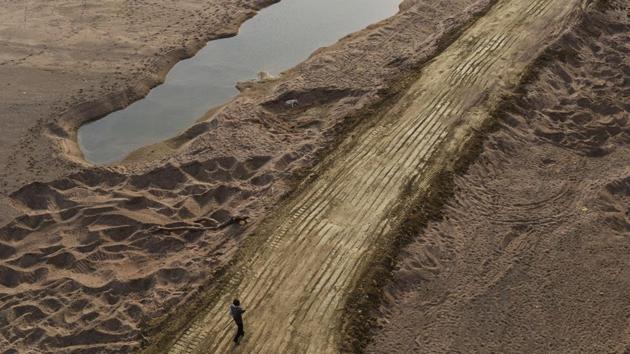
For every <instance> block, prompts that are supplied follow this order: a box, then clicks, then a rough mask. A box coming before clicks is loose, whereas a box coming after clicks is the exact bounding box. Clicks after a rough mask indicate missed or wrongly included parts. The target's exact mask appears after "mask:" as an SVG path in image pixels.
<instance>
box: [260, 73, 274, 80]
mask: <svg viewBox="0 0 630 354" xmlns="http://www.w3.org/2000/svg"><path fill="white" fill-rule="evenodd" d="M273 78H274V77H273V75H271V74H270V73H269V72H267V71H260V72H259V73H258V80H259V81H264V80H271V79H273Z"/></svg>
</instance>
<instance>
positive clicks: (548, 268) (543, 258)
mask: <svg viewBox="0 0 630 354" xmlns="http://www.w3.org/2000/svg"><path fill="white" fill-rule="evenodd" d="M601 4H602V5H597V7H591V8H590V10H589V12H588V13H587V14H586V15H585V17H584V20H583V22H582V23H581V24H580V25H578V26H577V27H576V28H574V29H572V30H571V31H570V32H569V33H567V34H566V35H564V36H563V37H562V39H561V40H560V41H559V42H558V43H557V44H555V45H554V46H553V48H552V50H550V51H549V52H548V53H547V60H546V61H545V62H543V63H542V64H541V65H540V67H538V68H536V69H535V70H534V76H533V79H532V80H530V81H529V82H528V83H527V84H526V85H525V86H524V87H523V88H522V92H520V94H519V95H518V96H517V97H516V98H515V99H514V102H513V106H512V107H511V108H509V109H507V110H505V111H503V112H500V114H499V115H498V117H499V121H498V124H499V129H498V130H497V131H495V132H493V133H491V134H490V135H489V137H488V138H487V140H486V142H485V144H484V152H483V153H482V154H481V156H480V157H479V159H478V160H477V161H476V162H475V163H474V164H472V165H471V167H470V168H469V170H468V171H467V172H466V173H465V174H464V175H462V176H460V177H458V178H456V181H455V185H456V190H455V194H454V197H453V199H452V201H451V202H449V203H448V205H447V207H446V208H445V211H444V215H443V219H442V220H441V221H435V222H432V223H430V224H429V226H428V227H427V228H426V229H425V230H422V232H420V233H419V234H418V235H417V236H416V237H415V238H414V239H413V241H412V242H411V243H410V244H409V245H408V246H407V247H406V248H405V249H404V252H403V253H402V254H401V256H400V260H399V263H398V266H397V270H396V271H395V273H394V275H393V279H392V281H391V282H390V283H389V284H388V285H387V286H386V288H385V289H386V302H385V304H384V306H383V307H382V308H381V314H380V316H379V323H380V329H379V330H378V331H377V333H376V335H375V337H374V342H373V343H372V344H371V345H370V346H369V347H368V350H367V352H369V353H452V352H477V353H491V352H495V353H496V352H510V353H543V352H549V353H568V352H571V353H574V352H575V353H577V352H580V353H604V352H606V353H628V352H630V322H628V319H629V318H630V294H629V293H628V289H630V258H629V257H628V256H629V255H630V216H629V215H630V214H629V213H630V207H629V206H630V169H629V168H630V167H629V166H630V114H629V112H630V104H629V102H630V91H629V87H628V78H629V77H630V60H629V58H630V56H629V53H630V35H629V33H630V32H629V29H630V21H629V20H628V13H629V10H630V8H629V6H630V5H629V4H628V2H627V1H605V2H601Z"/></svg>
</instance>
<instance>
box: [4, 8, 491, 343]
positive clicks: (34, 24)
mask: <svg viewBox="0 0 630 354" xmlns="http://www.w3.org/2000/svg"><path fill="white" fill-rule="evenodd" d="M490 3H491V1H484V0H476V1H474V0H458V1H439V0H431V1H430V0H427V1H405V2H404V3H403V4H402V5H401V8H402V11H401V12H400V13H398V14H397V15H396V16H394V17H392V18H391V19H388V20H385V21H383V22H381V23H379V24H377V25H373V26H370V27H369V28H367V29H365V30H363V31H361V32H358V33H356V34H353V35H350V36H347V37H345V38H344V39H343V40H342V41H340V42H339V43H337V44H334V45H332V46H331V47H329V48H326V49H323V50H320V51H318V52H317V53H316V54H315V55H313V56H312V57H310V58H309V59H308V60H306V61H305V62H304V63H302V64H300V65H298V66H297V67H296V68H294V69H292V70H290V71H288V72H287V73H285V75H283V76H282V77H280V78H276V79H271V80H265V81H262V82H251V83H244V84H242V85H241V87H240V88H241V90H242V91H243V93H242V94H241V95H240V96H238V97H237V98H235V99H234V100H233V101H231V102H230V103H228V104H227V105H225V106H223V107H221V108H220V109H218V110H215V111H213V112H210V113H209V114H208V115H207V116H206V117H204V120H202V121H200V123H198V124H197V125H195V126H194V127H191V128H190V129H189V130H187V131H186V132H185V133H183V134H182V135H181V136H179V137H177V138H174V139H171V140H169V141H167V142H164V143H162V144H157V145H154V146H151V147H148V148H146V149H144V150H142V151H141V152H139V153H137V154H134V156H132V158H130V159H129V160H127V161H126V162H125V163H123V164H121V165H117V166H111V167H107V168H96V167H89V166H86V165H85V164H84V162H82V161H81V159H80V156H79V154H78V151H77V149H76V143H75V142H74V140H73V139H74V136H75V133H76V128H77V127H78V125H79V124H80V123H81V122H84V121H86V120H89V119H94V118H97V117H98V116H100V115H103V114H105V113H107V112H109V111H111V110H113V109H115V108H119V107H122V106H124V105H126V104H128V103H129V102H131V100H134V99H137V98H138V97H140V96H142V95H144V94H146V92H147V91H148V89H149V87H151V86H152V85H155V84H156V83H158V82H159V81H160V80H161V79H162V78H163V76H164V73H165V70H166V69H167V68H168V67H170V66H171V65H172V64H173V63H174V62H175V61H176V60H179V59H181V58H183V57H186V56H189V55H192V54H193V53H194V52H195V51H196V50H197V49H199V48H200V47H201V46H202V45H203V43H205V41H206V40H207V39H209V38H213V37H218V36H223V35H227V34H231V33H234V32H235V31H236V29H237V27H238V25H239V24H240V23H241V22H242V21H243V20H244V19H246V18H247V17H248V16H251V15H253V14H254V13H255V9H257V8H260V7H261V6H264V5H265V3H264V2H256V1H250V2H247V1H233V2H229V1H223V2H217V3H211V4H208V3H206V2H201V1H199V2H195V1H187V2H184V3H182V2H167V3H164V2H159V3H158V2H155V3H151V2H133V1H130V2H122V1H108V2H100V3H98V5H97V4H95V3H92V2H89V1H87V2H82V1H64V2H55V3H54V5H53V4H52V3H51V4H48V3H38V4H36V3H35V2H32V3H31V2H26V6H23V5H25V4H24V3H23V4H17V3H14V2H7V1H3V3H2V6H3V12H2V14H0V16H2V17H1V20H0V23H2V27H0V36H1V37H0V38H1V40H2V42H1V43H2V46H1V47H0V59H1V60H0V64H1V65H0V77H2V78H3V80H2V82H3V85H6V86H5V87H6V89H5V87H3V90H2V91H0V112H2V116H1V117H0V124H1V126H2V136H1V137H0V139H2V140H0V141H1V143H2V150H1V151H0V163H1V164H2V175H1V176H0V178H1V186H2V193H3V194H2V199H0V208H2V214H1V215H2V217H1V218H0V225H4V226H2V227H1V228H0V259H1V264H0V281H1V283H0V313H1V314H2V320H0V334H1V337H0V346H2V347H3V348H8V350H9V352H11V351H14V352H15V351H17V352H29V350H31V351H34V352H40V351H44V352H55V353H58V352H90V351H111V352H128V351H131V350H134V349H137V348H139V347H140V345H141V344H142V343H143V341H144V340H145V339H144V337H143V335H142V331H143V330H144V331H145V333H149V334H152V333H153V332H150V331H149V332H146V331H147V330H149V329H150V328H155V326H159V325H160V323H161V322H162V321H164V320H165V319H166V318H167V316H168V314H172V313H173V311H175V310H177V309H179V308H180V306H181V305H182V304H184V303H186V302H187V301H189V300H190V299H192V298H194V296H195V294H196V292H197V291H198V290H199V289H200V287H201V286H202V285H204V284H206V283H207V281H208V279H211V277H212V275H213V274H214V272H216V271H217V270H219V269H221V267H222V266H224V265H225V264H228V263H229V261H230V260H231V257H232V256H233V254H234V252H235V251H236V250H237V249H238V248H239V245H240V244H241V243H242V240H243V239H244V237H245V236H246V235H247V234H248V233H249V231H251V230H252V229H254V227H255V226H256V225H258V223H259V222H260V221H261V220H262V219H263V217H264V216H265V215H266V214H267V213H268V211H269V210H270V209H271V208H273V206H274V205H275V204H277V202H278V201H279V200H280V199H281V198H282V196H284V195H286V194H287V193H288V192H290V191H291V190H292V188H293V185H294V183H293V181H295V180H296V178H297V177H299V176H300V173H301V172H300V171H304V170H308V169H310V168H311V167H312V166H314V165H315V164H316V163H317V161H318V160H319V157H320V156H321V154H322V152H323V151H326V149H327V148H329V147H330V146H333V145H334V144H335V143H336V142H337V141H338V140H339V136H340V134H341V133H343V132H347V131H349V130H350V128H351V127H352V126H353V124H355V123H356V122H359V121H361V120H363V119H364V118H365V119H368V118H369V117H371V115H370V114H369V113H370V108H371V107H373V106H374V105H375V104H376V103H379V102H384V101H387V100H388V98H390V96H391V95H392V94H394V93H396V90H397V89H399V88H400V87H402V86H401V85H400V83H401V82H402V81H404V78H405V76H407V75H415V73H416V72H417V70H418V68H419V67H420V66H421V65H422V64H423V63H425V62H426V61H427V60H428V59H430V58H432V57H433V56H435V55H436V54H437V53H438V52H439V51H440V50H441V49H443V47H445V46H446V45H447V44H448V43H450V41H452V40H453V39H454V38H455V37H456V35H457V34H458V32H459V31H460V30H461V29H463V28H464V27H465V26H466V25H467V24H469V23H471V22H472V20H474V19H475V18H476V17H478V16H479V15H480V14H482V13H483V12H484V11H485V10H486V9H487V7H488V5H489V4H490ZM4 9H7V11H4ZM112 38H113V39H114V40H113V41H112ZM293 98H295V99H298V100H299V102H300V106H299V107H296V108H294V109H288V108H287V107H286V106H284V104H283V102H284V101H286V100H288V99H293ZM18 122H19V123H18ZM206 285H207V284H206ZM207 287H210V288H211V287H212V283H210V284H209V285H207Z"/></svg>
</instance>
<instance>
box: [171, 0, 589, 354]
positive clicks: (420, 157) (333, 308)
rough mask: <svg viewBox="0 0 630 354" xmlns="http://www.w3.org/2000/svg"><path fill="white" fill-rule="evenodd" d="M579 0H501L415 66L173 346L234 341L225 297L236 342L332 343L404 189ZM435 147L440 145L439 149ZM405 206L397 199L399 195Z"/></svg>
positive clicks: (193, 348) (515, 76) (332, 347)
mask: <svg viewBox="0 0 630 354" xmlns="http://www.w3.org/2000/svg"><path fill="white" fill-rule="evenodd" d="M579 3H580V2H579V1H551V0H535V1H532V2H523V1H517V0H511V1H510V0H505V1H499V3H498V4H497V5H495V7H494V8H493V9H492V10H491V11H490V13H488V14H487V15H486V16H485V17H483V18H481V19H480V20H478V21H477V22H476V23H475V25H474V26H473V27H471V28H470V29H469V30H468V31H466V33H464V34H463V35H462V36H461V37H460V38H459V39H458V40H457V41H456V42H455V43H454V44H453V45H451V46H450V47H449V48H448V49H447V50H446V51H444V52H443V53H442V54H441V55H439V56H438V57H437V58H436V59H435V60H434V61H433V62H432V63H431V64H429V65H427V66H426V67H425V68H424V69H423V75H422V77H421V78H420V79H419V80H418V82H416V83H415V84H414V85H413V86H412V87H411V89H410V90H409V92H408V93H407V95H406V96H405V97H403V98H402V99H401V101H400V102H399V103H398V104H397V105H395V106H394V107H393V108H392V109H391V110H390V111H389V112H387V113H386V114H385V115H384V116H383V117H382V118H381V121H380V122H379V124H377V126H375V127H373V128H371V129H368V130H367V131H365V132H364V133H363V134H360V135H359V136H357V137H356V138H354V139H351V140H350V141H349V142H348V143H347V144H346V145H345V147H344V149H342V150H341V152H340V153H338V154H337V156H333V157H332V158H331V160H333V161H334V162H333V163H332V164H331V167H330V168H329V169H327V170H326V171H323V172H322V174H321V176H320V177H319V178H317V179H316V180H315V182H314V183H312V184H310V185H309V186H305V187H304V189H303V192H302V193H300V194H299V195H298V196H297V197H296V198H295V200H294V202H293V204H292V206H291V208H290V213H287V214H284V215H282V214H281V215H282V216H281V219H280V221H278V222H279V223H280V226H279V227H278V228H277V229H275V230H274V231H273V233H272V234H271V235H270V242H268V243H267V244H266V245H265V246H263V247H261V248H260V250H259V252H258V253H257V255H256V256H255V257H254V258H253V259H250V260H243V262H242V264H241V269H240V271H239V272H235V273H234V278H233V283H232V285H233V287H232V288H231V289H227V290H226V291H225V293H224V294H223V296H222V297H221V298H220V300H219V301H217V302H216V303H215V305H214V306H213V307H212V308H210V309H209V310H208V312H207V313H206V314H205V315H202V316H201V317H200V318H199V320H197V321H195V322H194V323H193V324H192V326H191V327H190V328H189V329H188V330H187V331H186V332H185V333H184V334H183V335H182V336H181V338H180V339H179V340H178V341H177V342H176V343H175V345H174V346H173V347H172V348H171V350H170V352H171V353H206V352H225V351H226V350H227V349H228V348H230V347H231V346H232V343H231V337H232V334H233V333H232V332H233V331H232V324H231V321H230V319H229V318H228V316H227V312H226V311H227V304H229V303H230V301H231V299H232V298H233V297H236V296H238V297H240V298H241V301H242V302H243V304H244V306H245V307H246V308H247V309H248V312H247V314H246V315H247V316H246V322H247V329H246V331H247V333H248V335H247V336H246V337H245V340H244V342H243V344H242V346H240V347H239V348H238V349H236V352H243V353H246V352H266V353H267V352H268V353H279V352H309V353H328V352H335V351H336V350H337V346H338V339H339V338H338V336H337V333H338V324H339V321H340V318H341V317H342V316H343V315H344V314H343V313H341V312H340V310H341V309H342V307H343V301H344V299H345V298H344V296H345V295H346V294H347V292H348V291H349V290H350V289H351V288H352V286H353V284H354V281H355V279H354V276H355V275H356V274H358V272H360V271H361V269H362V266H363V265H364V264H365V261H366V258H367V257H369V255H370V249H371V246H372V245H373V244H374V242H375V241H376V240H377V239H378V238H379V237H380V236H381V235H382V234H384V233H386V232H387V231H388V230H389V229H390V227H392V226H393V225H395V223H396V220H397V218H396V217H397V215H392V212H393V211H395V210H398V209H397V208H400V207H401V206H400V205H399V204H400V201H401V200H404V199H405V198H404V197H406V193H408V192H407V191H408V190H414V191H421V190H424V189H425V188H427V185H426V181H427V180H428V179H429V178H430V177H431V176H432V175H433V174H434V173H435V172H436V171H438V170H439V169H440V168H442V167H444V165H446V164H448V160H442V159H440V158H438V156H449V155H450V154H456V153H458V148H459V147H460V146H461V145H462V144H463V143H464V142H465V141H466V140H467V139H468V138H469V137H470V132H471V129H474V128H475V127H476V126H479V125H480V124H481V123H482V122H483V120H484V119H485V118H486V117H487V114H488V112H489V111H490V110H491V109H492V107H493V105H494V104H496V103H497V102H498V99H499V96H500V94H501V93H502V92H504V90H510V89H513V88H514V85H516V83H517V82H518V81H519V78H520V74H521V73H522V72H523V70H524V69H525V67H527V65H529V64H530V63H531V62H532V60H534V59H535V58H536V57H537V54H538V53H539V52H540V51H541V50H542V49H544V47H545V45H546V43H548V42H549V41H550V40H553V39H554V38H556V37H557V35H558V34H559V33H560V32H561V31H562V29H563V28H565V26H567V25H568V22H570V21H571V20H572V19H573V18H574V15H575V13H574V11H575V10H576V9H577V8H578V7H579ZM438 152H442V153H444V155H442V154H438ZM403 207H404V206H403Z"/></svg>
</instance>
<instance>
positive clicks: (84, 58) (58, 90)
mask: <svg viewBox="0 0 630 354" xmlns="http://www.w3.org/2000/svg"><path fill="white" fill-rule="evenodd" d="M270 3H271V2H270V1H265V0H220V1H212V2H208V1H202V0H186V1H173V0H168V1H127V0H104V1H90V0H87V1H86V0H57V1H34V0H25V1H13V0H0V9H2V11H0V147H1V149H0V223H4V222H6V221H8V220H10V216H11V214H13V213H14V211H13V210H12V208H11V206H10V202H9V201H8V200H7V199H6V195H7V194H9V193H10V192H12V191H15V190H16V189H18V188H20V187H21V186H23V185H24V184H27V183H31V182H34V181H41V180H50V179H53V178H57V177H59V176H61V175H63V174H67V173H70V172H71V171H72V170H73V169H74V168H76V167H77V165H81V163H80V162H78V161H77V160H76V159H68V158H67V157H66V156H64V155H63V154H61V153H62V152H63V150H62V149H60V147H59V144H58V141H57V140H56V139H55V138H59V137H61V138H67V139H69V141H72V139H73V137H74V135H75V129H76V128H77V127H78V126H79V125H80V124H81V123H82V122H84V121H86V120H89V119H95V118H98V117H100V116H101V115H105V114H107V113H109V112H110V111H113V110H115V109H119V108H122V107H124V106H126V105H128V104H130V103H131V102H132V101H133V100H136V99H138V98H139V97H141V96H143V95H145V94H146V93H147V92H148V90H149V88H150V87H151V86H154V85H156V84H157V83H159V82H160V81H161V80H162V79H163V77H164V74H165V73H166V70H167V69H168V68H170V67H171V66H172V65H173V64H175V63H176V62H177V61H178V60H181V59H183V58H184V57H187V56H190V55H192V54H193V53H195V52H196V51H197V50H198V49H200V48H201V47H203V45H204V44H205V43H206V42H207V41H208V40H209V39H213V38H218V37H223V36H227V35H231V34H235V33H236V31H237V30H238V27H239V26H240V24H241V23H242V22H243V21H245V20H246V19H247V18H248V17H251V16H253V15H254V14H255V13H256V11H257V10H258V9H260V8H262V7H264V6H266V5H268V4H270ZM51 138H53V139H51ZM66 145H68V146H69V147H70V149H69V150H71V152H72V153H73V154H74V155H77V154H78V151H77V150H76V149H74V144H73V143H72V144H66ZM66 150H68V149H66Z"/></svg>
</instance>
